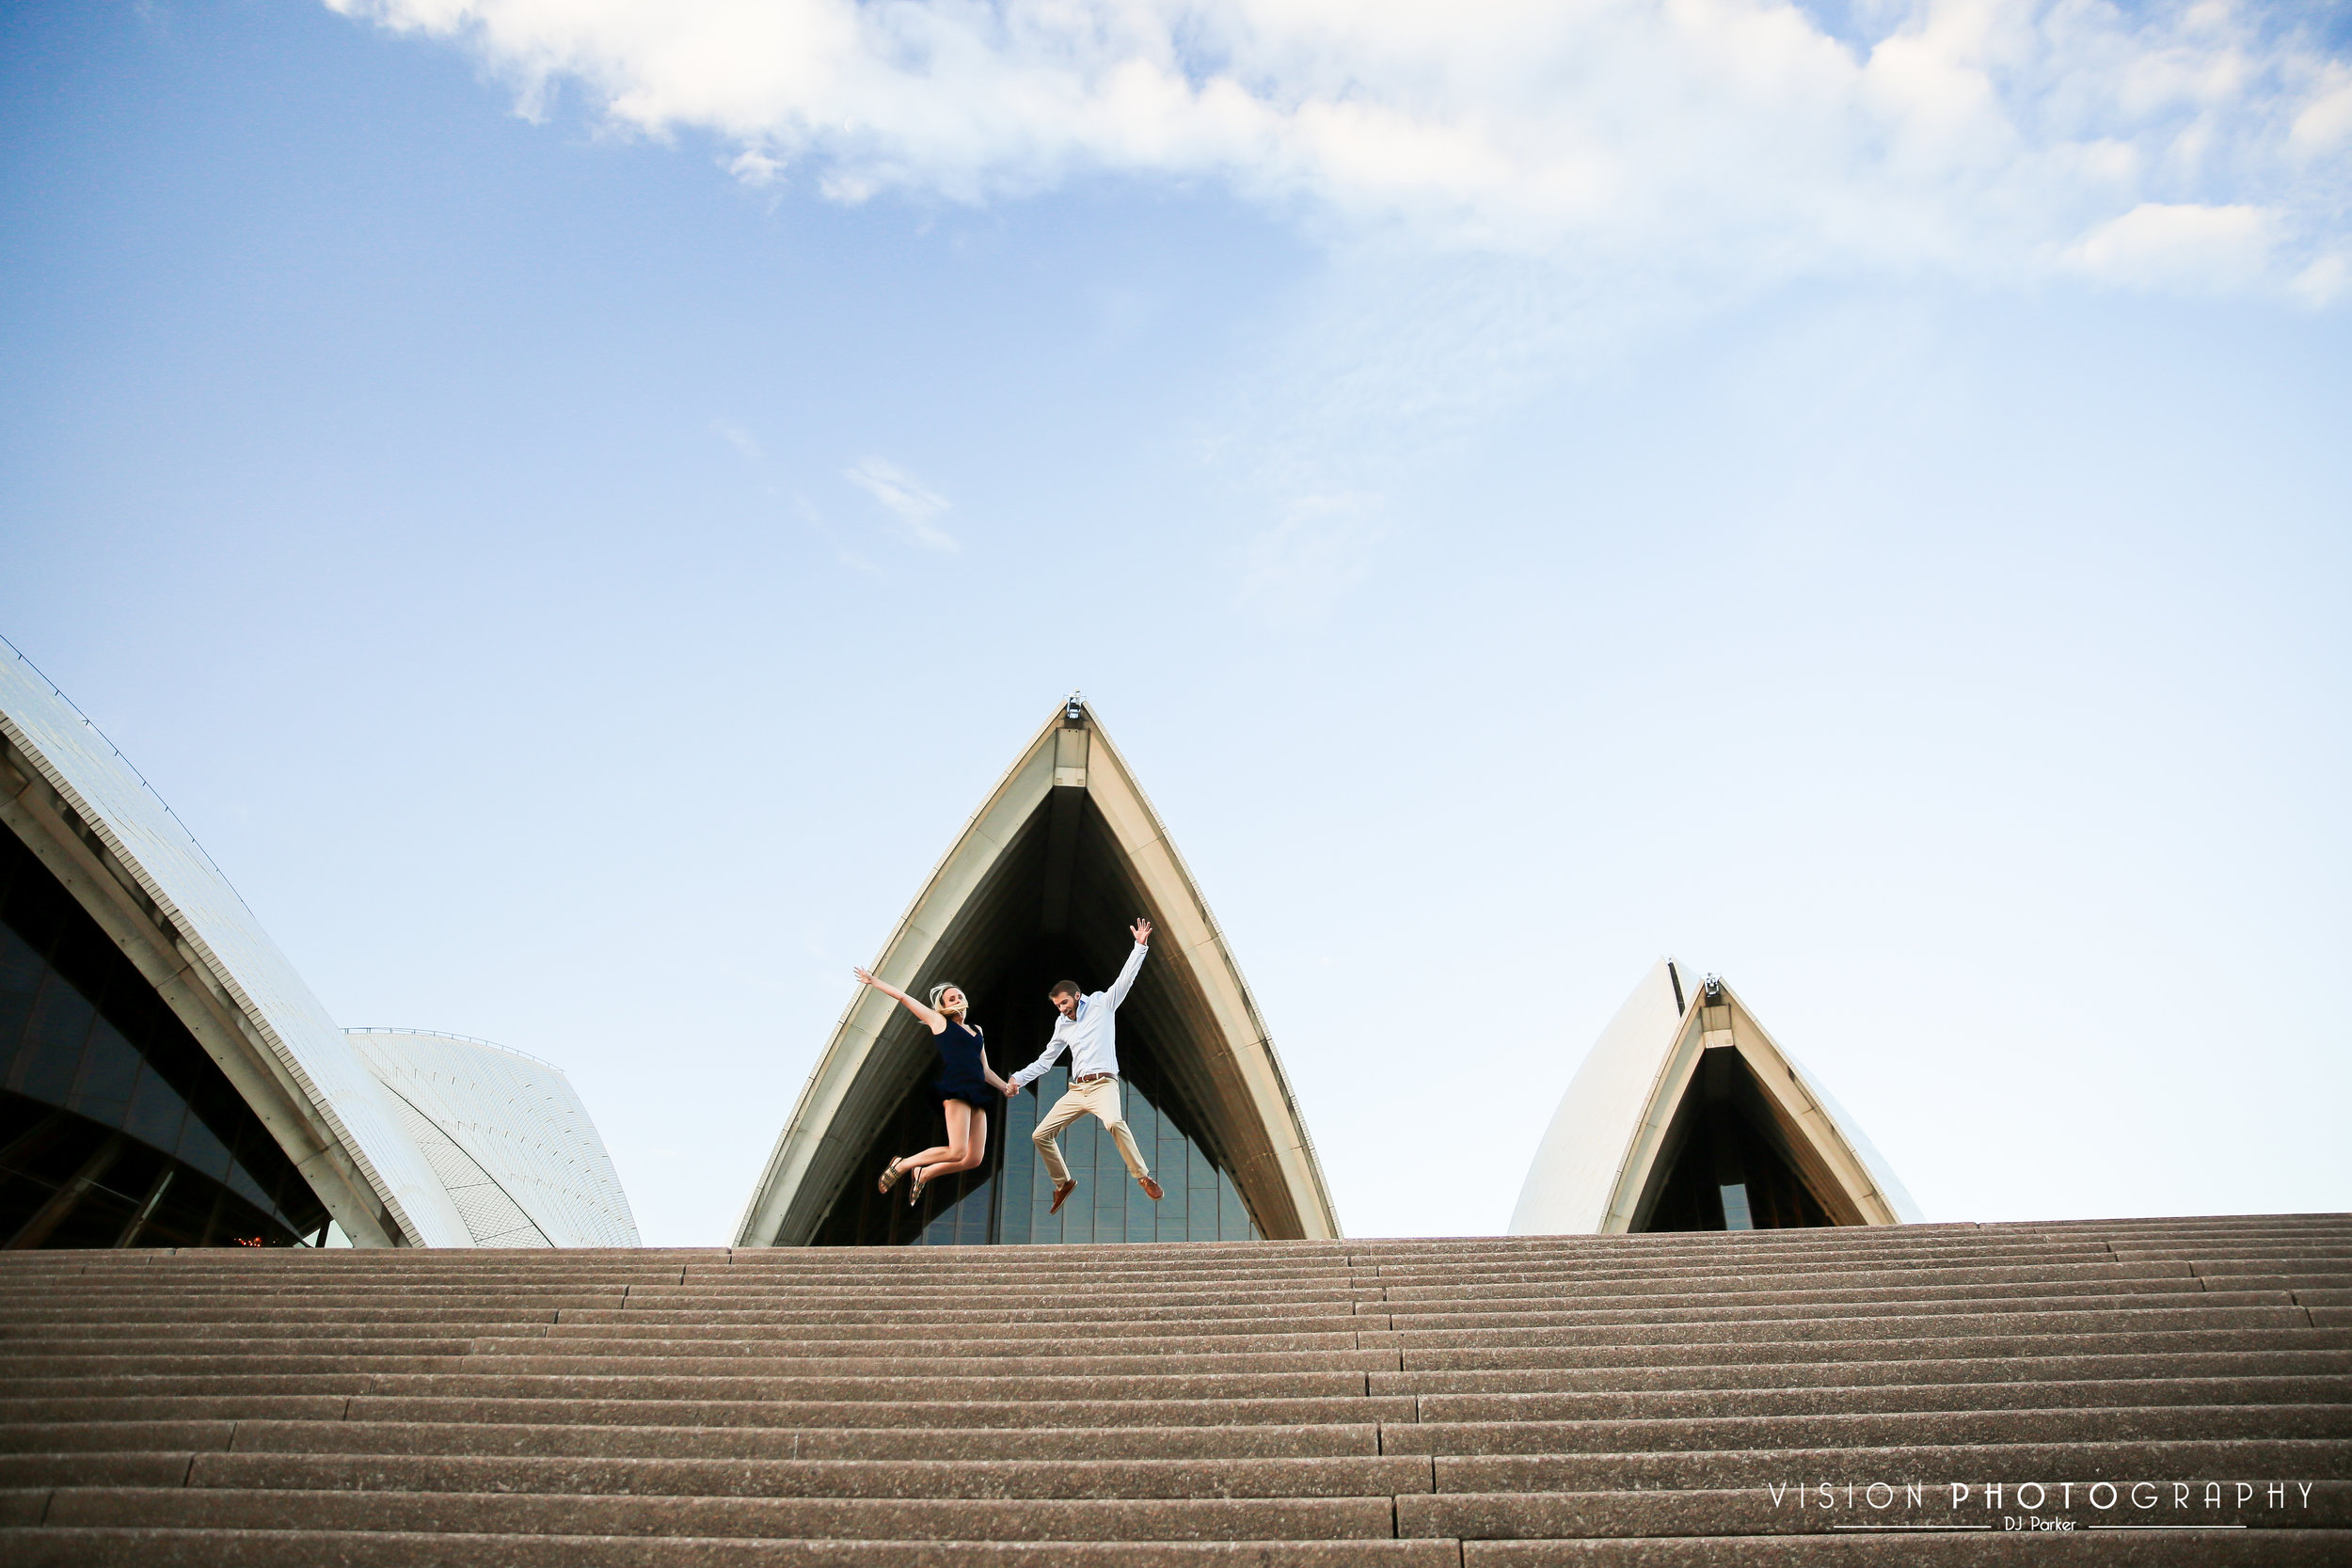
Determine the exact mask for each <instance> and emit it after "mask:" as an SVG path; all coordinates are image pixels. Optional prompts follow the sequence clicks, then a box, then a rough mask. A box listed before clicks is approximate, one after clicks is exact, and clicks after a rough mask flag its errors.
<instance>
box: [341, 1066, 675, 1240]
mask: <svg viewBox="0 0 2352 1568" xmlns="http://www.w3.org/2000/svg"><path fill="white" fill-rule="evenodd" d="M344 1034H345V1035H346V1036H348V1037H349V1038H350V1040H351V1043H352V1048H353V1049H354V1050H356V1051H358V1053H359V1059H360V1060H361V1061H363V1062H365V1063H367V1065H368V1070H369V1071H371V1072H373V1073H374V1074H375V1077H376V1081H377V1082H378V1083H380V1084H382V1085H384V1087H385V1089H386V1090H387V1091H389V1093H390V1095H391V1097H392V1105H393V1109H394V1110H395V1111H396V1112H397V1113H398V1114H399V1116H400V1118H401V1120H402V1122H403V1124H404V1125H405V1126H406V1128H407V1129H408V1134H409V1139H410V1141H411V1142H413V1143H414V1144H416V1146H417V1148H419V1149H420V1150H421V1152H422V1153H423V1155H424V1157H425V1161H426V1163H427V1164H430V1165H432V1166H433V1169H434V1174H435V1175H436V1176H437V1177H438V1178H439V1179H440V1182H441V1187H442V1190H443V1191H445V1192H447V1193H448V1194H449V1196H450V1198H451V1200H452V1201H453V1202H454V1203H455V1204H456V1205H457V1212H458V1213H459V1214H461V1215H462V1216H464V1218H465V1221H466V1228H467V1230H468V1231H469V1233H470V1234H471V1235H472V1237H473V1239H474V1243H475V1244H476V1245H479V1246H636V1245H638V1244H639V1243H638V1236H637V1221H636V1219H635V1217H634V1216H632V1215H631V1214H630V1212H629V1207H628V1196H627V1195H625V1194H624V1193H623V1192H622V1191H621V1180H620V1177H619V1176H618V1175H616V1174H615V1173H614V1171H613V1169H612V1156H611V1155H609V1154H607V1153H606V1152H605V1148H604V1140H603V1139H602V1138H601V1137H599V1136H597V1133H596V1123H594V1122H593V1121H591V1120H589V1119H588V1110H587V1107H586V1106H584V1105H582V1104H581V1103H580V1096H579V1095H578V1094H577V1093H575V1092H574V1090H573V1088H572V1085H571V1080H570V1079H568V1078H566V1077H564V1069H562V1068H559V1067H557V1066H556V1065H555V1064H554V1063H552V1062H543V1061H541V1060H540V1059H539V1058H538V1057H536V1056H532V1055H529V1054H527V1053H523V1052H520V1051H513V1050H509V1049H508V1048H506V1047H505V1046H501V1045H494V1044H492V1043H491V1042H490V1041H488V1040H478V1039H472V1038H469V1037H466V1036H463V1035H445V1034H441V1033H438V1032H437V1031H435V1030H430V1029H347V1030H345V1031H344Z"/></svg>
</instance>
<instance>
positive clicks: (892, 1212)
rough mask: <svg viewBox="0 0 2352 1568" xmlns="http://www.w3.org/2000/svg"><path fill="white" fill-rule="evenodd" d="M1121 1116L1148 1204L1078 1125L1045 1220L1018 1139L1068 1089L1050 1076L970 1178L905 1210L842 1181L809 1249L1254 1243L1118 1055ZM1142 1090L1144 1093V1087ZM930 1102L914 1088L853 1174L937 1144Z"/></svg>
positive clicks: (1062, 1075) (936, 1189)
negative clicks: (1140, 1162) (1062, 1187)
mask: <svg viewBox="0 0 2352 1568" xmlns="http://www.w3.org/2000/svg"><path fill="white" fill-rule="evenodd" d="M1122 1055H1124V1056H1126V1058H1127V1060H1126V1061H1125V1063H1124V1064H1123V1065H1124V1067H1125V1069H1126V1075H1125V1077H1124V1078H1122V1079H1121V1080H1120V1101H1121V1104H1122V1113H1121V1114H1123V1115H1124V1116H1125V1117H1126V1118H1127V1127H1128V1131H1130V1132H1133V1133H1134V1134H1135V1137H1136V1147H1137V1148H1140V1149H1141V1150H1142V1152H1143V1158H1144V1162H1145V1163H1146V1164H1149V1165H1150V1166H1151V1167H1152V1175H1153V1176H1154V1177H1155V1178H1156V1179H1157V1180H1159V1183H1160V1187H1161V1189H1162V1191H1163V1193H1164V1194H1165V1195H1166V1196H1163V1197H1162V1198H1161V1199H1160V1201H1159V1202H1157V1203H1154V1202H1152V1200H1151V1199H1150V1198H1149V1197H1147V1196H1144V1192H1143V1188H1142V1187H1141V1186H1139V1185H1138V1184H1136V1182H1135V1181H1133V1180H1129V1178H1128V1176H1127V1167H1126V1165H1125V1164H1123V1163H1122V1162H1121V1161H1120V1158H1119V1148H1118V1146H1117V1145H1115V1144H1114V1143H1112V1141H1111V1135H1110V1132H1109V1130H1108V1129H1106V1128H1104V1125H1103V1124H1102V1123H1101V1122H1099V1121H1097V1120H1095V1119H1094V1118H1093V1117H1079V1118H1078V1119H1077V1120H1076V1121H1074V1122H1072V1123H1071V1124H1070V1125H1069V1126H1068V1127H1066V1128H1064V1129H1063V1130H1062V1134H1061V1151H1062V1159H1063V1160H1064V1161H1066V1162H1067V1163H1068V1164H1069V1165H1070V1174H1071V1175H1072V1176H1073V1177H1074V1178H1076V1180H1077V1182H1078V1191H1077V1193H1076V1194H1075V1195H1074V1196H1073V1197H1072V1198H1071V1200H1070V1201H1069V1202H1067V1203H1065V1204H1063V1205H1062V1211H1061V1212H1060V1213H1058V1214H1057V1213H1055V1212H1052V1211H1053V1202H1054V1183H1053V1180H1052V1179H1051V1178H1049V1177H1048V1176H1047V1175H1046V1174H1045V1166H1044V1163H1043V1162H1042V1161H1041V1160H1040V1159H1039V1158H1038V1157H1037V1147H1036V1145H1034V1144H1032V1143H1031V1142H1030V1141H1029V1134H1030V1133H1032V1132H1036V1131H1037V1121H1038V1117H1040V1116H1041V1115H1042V1114H1043V1113H1044V1111H1045V1110H1047V1109H1049V1108H1050V1107H1051V1106H1052V1105H1053V1103H1054V1101H1057V1100H1058V1099H1060V1098H1061V1096H1062V1094H1063V1093H1064V1092H1065V1091H1066V1090H1067V1089H1068V1088H1069V1087H1070V1069H1069V1068H1068V1067H1066V1066H1057V1067H1056V1068H1055V1069H1053V1070H1052V1071H1051V1072H1049V1073H1047V1074H1046V1075H1045V1076H1044V1077H1042V1078H1041V1079H1039V1080H1038V1082H1037V1085H1036V1087H1035V1088H1034V1089H1032V1090H1029V1091H1027V1092H1025V1093H1023V1094H1020V1095H1017V1096H1015V1097H1014V1098H1013V1099H1011V1100H1009V1101H1006V1102H1005V1104H1004V1105H1003V1106H1002V1107H1001V1108H1000V1109H999V1110H998V1111H997V1112H996V1113H994V1114H992V1115H991V1116H990V1117H989V1119H988V1125H989V1139H988V1153H987V1155H986V1157H985V1158H984V1159H983V1161H982V1163H981V1164H980V1167H979V1168H978V1169H977V1170H969V1171H964V1172H962V1173H961V1174H959V1175H955V1176H950V1177H946V1178H943V1179H942V1180H939V1181H938V1182H936V1183H935V1184H933V1186H932V1187H931V1188H930V1190H928V1191H926V1192H925V1193H924V1194H923V1197H922V1200H921V1202H920V1203H919V1204H909V1203H908V1201H907V1186H906V1183H904V1182H901V1183H899V1184H898V1187H897V1188H896V1189H895V1190H893V1191H891V1192H888V1193H882V1192H877V1191H875V1184H874V1182H873V1181H872V1180H863V1181H852V1182H851V1183H850V1187H849V1190H848V1191H846V1192H844V1193H843V1194H842V1195H841V1196H840V1197H839V1198H838V1199H836V1200H835V1202H834V1207H833V1210H832V1212H830V1213H828V1214H827V1215H826V1216H825V1221H824V1223H823V1225H821V1226H820V1227H818V1232H817V1238H816V1239H817V1244H818V1245H819V1246H893V1245H909V1244H912V1245H917V1246H973V1245H984V1244H986V1243H992V1242H1009V1243H1022V1242H1029V1243H1054V1242H1254V1241H1256V1240H1258V1228H1257V1227H1256V1226H1255V1225H1253V1224H1251V1223H1250V1219H1249V1210H1248V1206H1247V1205H1245V1204H1244V1203H1243V1202H1242V1197H1241V1194H1240V1193H1239V1192H1238V1191H1236V1190H1235V1188H1234V1186H1233V1179H1232V1177H1231V1176H1228V1175H1227V1174H1226V1173H1225V1172H1224V1171H1222V1170H1219V1169H1218V1168H1217V1165H1216V1159H1215V1158H1214V1157H1213V1156H1212V1155H1211V1154H1210V1153H1209V1151H1208V1149H1207V1148H1203V1147H1202V1145H1201V1143H1200V1140H1199V1139H1198V1138H1197V1137H1196V1136H1194V1135H1192V1134H1191V1133H1189V1132H1186V1131H1185V1125H1186V1122H1187V1121H1188V1120H1189V1118H1188V1117H1184V1116H1183V1115H1182V1114H1181V1113H1179V1112H1178V1111H1177V1109H1176V1108H1175V1105H1174V1102H1173V1097H1172V1096H1171V1095H1170V1093H1169V1091H1168V1087H1167V1086H1166V1085H1164V1084H1161V1083H1158V1082H1156V1079H1157V1076H1158V1075H1157V1074H1155V1073H1152V1071H1151V1070H1150V1069H1148V1068H1145V1069H1142V1070H1140V1071H1139V1070H1138V1066H1137V1063H1136V1060H1135V1053H1122ZM1146 1083H1151V1085H1152V1086H1151V1087H1149V1088H1147V1087H1146V1086H1145V1085H1146ZM945 1140H946V1120H945V1118H944V1117H943V1116H942V1114H941V1111H940V1102H939V1097H938V1096H937V1095H935V1094H933V1093H932V1092H931V1089H930V1085H929V1083H925V1084H922V1085H917V1086H916V1087H915V1088H914V1090H912V1091H911V1092H910V1093H909V1094H908V1095H907V1097H906V1099H905V1100H903V1101H900V1102H899V1105H898V1113H897V1114H896V1115H895V1116H893V1117H891V1118H890V1120H889V1122H888V1123H887V1124H886V1125H885V1127H884V1128H883V1131H882V1132H881V1133H880V1134H879V1135H878V1136H877V1137H876V1138H875V1139H874V1141H873V1144H872V1145H871V1146H870V1147H869V1148H868V1149H867V1150H866V1160H865V1161H864V1163H863V1164H861V1166H860V1167H859V1168H861V1169H863V1170H867V1171H873V1172H879V1171H880V1170H881V1169H882V1166H883V1164H886V1163H887V1162H888V1161H889V1160H890V1159H891V1157H892V1156H894V1155H898V1154H912V1153H914V1151H915V1150H917V1149H920V1148H929V1147H930V1146H931V1145H934V1144H938V1143H942V1142H944V1141H945Z"/></svg>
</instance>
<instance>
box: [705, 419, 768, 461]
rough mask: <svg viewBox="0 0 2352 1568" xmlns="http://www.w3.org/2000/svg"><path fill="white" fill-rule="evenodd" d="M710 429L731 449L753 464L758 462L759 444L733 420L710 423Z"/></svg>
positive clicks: (712, 421)
mask: <svg viewBox="0 0 2352 1568" xmlns="http://www.w3.org/2000/svg"><path fill="white" fill-rule="evenodd" d="M710 428H711V429H712V430H713V431H714V432H716V433H717V434H718V436H719V438H720V439H721V440H723V441H724V442H725V443H726V444H727V445H728V446H731V447H733V448H734V449H735V450H736V451H739V452H741V453H742V454H743V455H744V456H745V457H748V458H750V459H751V460H752V461H753V462H755V463H756V462H758V461H759V459H760V451H759V443H758V442H757V441H755V440H753V439H752V433H751V432H750V431H748V430H745V429H744V428H743V427H742V426H741V425H739V424H737V423H736V422H735V421H734V420H711V421H710Z"/></svg>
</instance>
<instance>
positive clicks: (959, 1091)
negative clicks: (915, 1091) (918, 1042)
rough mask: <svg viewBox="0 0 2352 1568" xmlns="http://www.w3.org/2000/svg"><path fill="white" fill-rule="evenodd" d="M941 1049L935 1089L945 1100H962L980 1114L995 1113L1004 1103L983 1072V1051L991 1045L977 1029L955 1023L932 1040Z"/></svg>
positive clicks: (949, 1022) (948, 1025)
mask: <svg viewBox="0 0 2352 1568" xmlns="http://www.w3.org/2000/svg"><path fill="white" fill-rule="evenodd" d="M931 1043H932V1044H933V1045H935V1046H937V1047H938V1048H939V1064H940V1072H939V1076H938V1077H937V1078H936V1079H934V1080H932V1082H931V1087H932V1088H933V1089H934V1090H936V1091H937V1092H938V1095H939V1098H940V1099H942V1100H961V1101H963V1102H964V1103H965V1104H966V1105H969V1106H971V1107H972V1108H973V1109H974V1110H976V1111H986V1110H991V1109H993V1107H994V1106H995V1104H996V1102H997V1101H999V1100H1001V1099H1003V1098H1004V1097H1003V1096H1002V1095H999V1094H998V1093H997V1092H996V1091H995V1090H994V1089H993V1088H991V1087H989V1085H988V1076H987V1074H985V1073H983V1072H982V1071H981V1070H980V1048H981V1047H982V1046H983V1045H986V1044H987V1043H988V1041H987V1039H986V1037H984V1036H982V1035H981V1033H980V1032H979V1031H978V1030H977V1029H972V1028H967V1027H965V1026H964V1025H963V1024H961V1023H958V1022H956V1021H955V1020H954V1019H952V1018H951V1019H949V1020H948V1021H947V1027H946V1028H945V1029H942V1030H941V1031H940V1032H939V1033H938V1034H936V1035H933V1036H932V1037H931Z"/></svg>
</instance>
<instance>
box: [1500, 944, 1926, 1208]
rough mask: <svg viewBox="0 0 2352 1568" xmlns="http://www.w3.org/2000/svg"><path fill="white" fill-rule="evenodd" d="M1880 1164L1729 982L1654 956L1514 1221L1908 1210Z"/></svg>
mask: <svg viewBox="0 0 2352 1568" xmlns="http://www.w3.org/2000/svg"><path fill="white" fill-rule="evenodd" d="M1918 1218H1919V1214H1918V1212H1917V1210H1916V1209H1915V1207H1914V1205H1913V1204H1912V1201H1911V1197H1910V1195H1909V1194H1907V1193H1905V1192H1904V1191H1903V1188H1902V1184H1901V1182H1899V1181H1898V1180H1896V1179H1895V1175H1894V1173H1893V1171H1891V1170H1890V1169H1888V1168H1887V1165H1886V1162H1885V1161H1884V1160H1883V1159H1882V1158H1881V1157H1880V1156H1879V1153H1878V1151H1877V1150H1876V1149H1875V1148H1872V1147H1871V1145H1870V1142H1869V1140H1868V1139H1867V1138H1866V1137H1864V1136H1863V1134H1862V1131H1861V1129H1860V1128H1859V1127H1858V1126H1856V1125H1855V1123H1854V1121H1853V1118H1852V1117H1849V1116H1847V1115H1846V1114H1845V1113H1844V1112H1843V1111H1842V1110H1840V1109H1839V1108H1838V1106H1837V1103H1836V1101H1834V1100H1832V1099H1831V1098H1830V1096H1829V1094H1828V1092H1827V1091H1826V1090H1825V1089H1823V1088H1822V1087H1821V1086H1820V1085H1819V1084H1818V1083H1817V1082H1816V1081H1815V1080H1814V1079H1813V1078H1812V1077H1811V1076H1810V1075H1809V1074H1807V1073H1806V1072H1805V1071H1804V1069H1803V1068H1802V1067H1800V1066H1799V1065H1798V1064H1797V1062H1796V1061H1795V1059H1794V1058H1792V1057H1791V1056H1789V1055H1788V1053H1787V1052H1785V1051H1784V1050H1782V1049H1781V1047H1780V1046H1779V1045H1778V1044H1777V1043H1776V1042H1775V1041H1774V1040H1773V1038H1772V1036H1771V1035H1769V1034H1767V1033H1766V1032H1765V1030H1764V1026H1763V1025H1762V1024H1760V1023H1758V1022H1756V1017H1755V1015H1754V1014H1752V1013H1751V1012H1749V1011H1748V1009H1747V1006H1746V1005H1745V1004H1743V1003H1742V1002H1741V1001H1740V998H1739V997H1738V995H1737V994H1735V993H1734V992H1733V990H1732V989H1731V988H1730V987H1729V986H1727V985H1725V984H1724V982H1723V981H1721V980H1719V979H1717V978H1715V977H1713V976H1711V975H1710V976H1708V977H1706V978H1704V979H1698V980H1693V978H1692V976H1691V975H1690V974H1688V973H1687V972H1685V971H1683V970H1682V969H1680V968H1679V967H1678V966H1677V964H1676V963H1675V962H1674V961H1673V960H1672V959H1661V961H1660V962H1659V964H1658V966H1657V967H1656V968H1655V969H1653V970H1651V971H1650V973H1649V974H1647V975H1646V976H1645V977H1644V979H1643V981H1642V983H1641V985H1639V986H1638V987H1636V988H1635V989H1634V992H1633V994H1632V995H1631V996H1630V997H1629V998H1628V999H1627V1000H1626V1003H1625V1006H1623V1007H1621V1008H1619V1009H1618V1011H1617V1016H1616V1017H1615V1018H1614V1019H1613V1020H1612V1021H1611V1022H1610V1023H1609V1026H1608V1028H1606V1029H1605V1030H1603V1031H1602V1032H1601V1037H1600V1038H1599V1040H1598V1041H1597V1042H1596V1043H1595V1045H1594V1046H1593V1049H1592V1051H1591V1053H1589V1054H1588V1055H1587V1056H1586V1057H1585V1058H1584V1062H1583V1065H1582V1066H1581V1067H1580V1068H1579V1069H1577V1073H1576V1077H1575V1078H1574V1080H1572V1081H1571V1082H1570V1084H1569V1085H1568V1090H1567V1093H1566V1094H1565V1095H1564V1096H1563V1097H1562V1098H1561V1101H1560V1106H1559V1109H1558V1111H1556V1112H1555V1113H1554V1114H1553V1116H1552V1118H1551V1125H1550V1127H1549V1130H1548V1131H1547V1132H1545V1134H1544V1139H1543V1143H1542V1144H1541V1145H1540V1146H1539V1147H1538V1148H1537V1149H1536V1152H1535V1159H1534V1164H1532V1165H1531V1166H1530V1167H1529V1169H1528V1173H1527V1180H1526V1184H1525V1186H1524V1187H1523V1188H1522V1189H1521V1191H1520V1193H1519V1200H1518V1207H1517V1209H1515V1210H1514V1211H1513V1212H1512V1215H1511V1233H1512V1234H1513V1235H1518V1236H1528V1235H1566V1234H1596V1233H1600V1234H1607V1233H1623V1232H1627V1231H1643V1230H1748V1229H1780V1228H1788V1227H1802V1226H1824V1225H1899V1224H1905V1223H1914V1222H1916V1221H1917V1220H1918Z"/></svg>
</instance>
